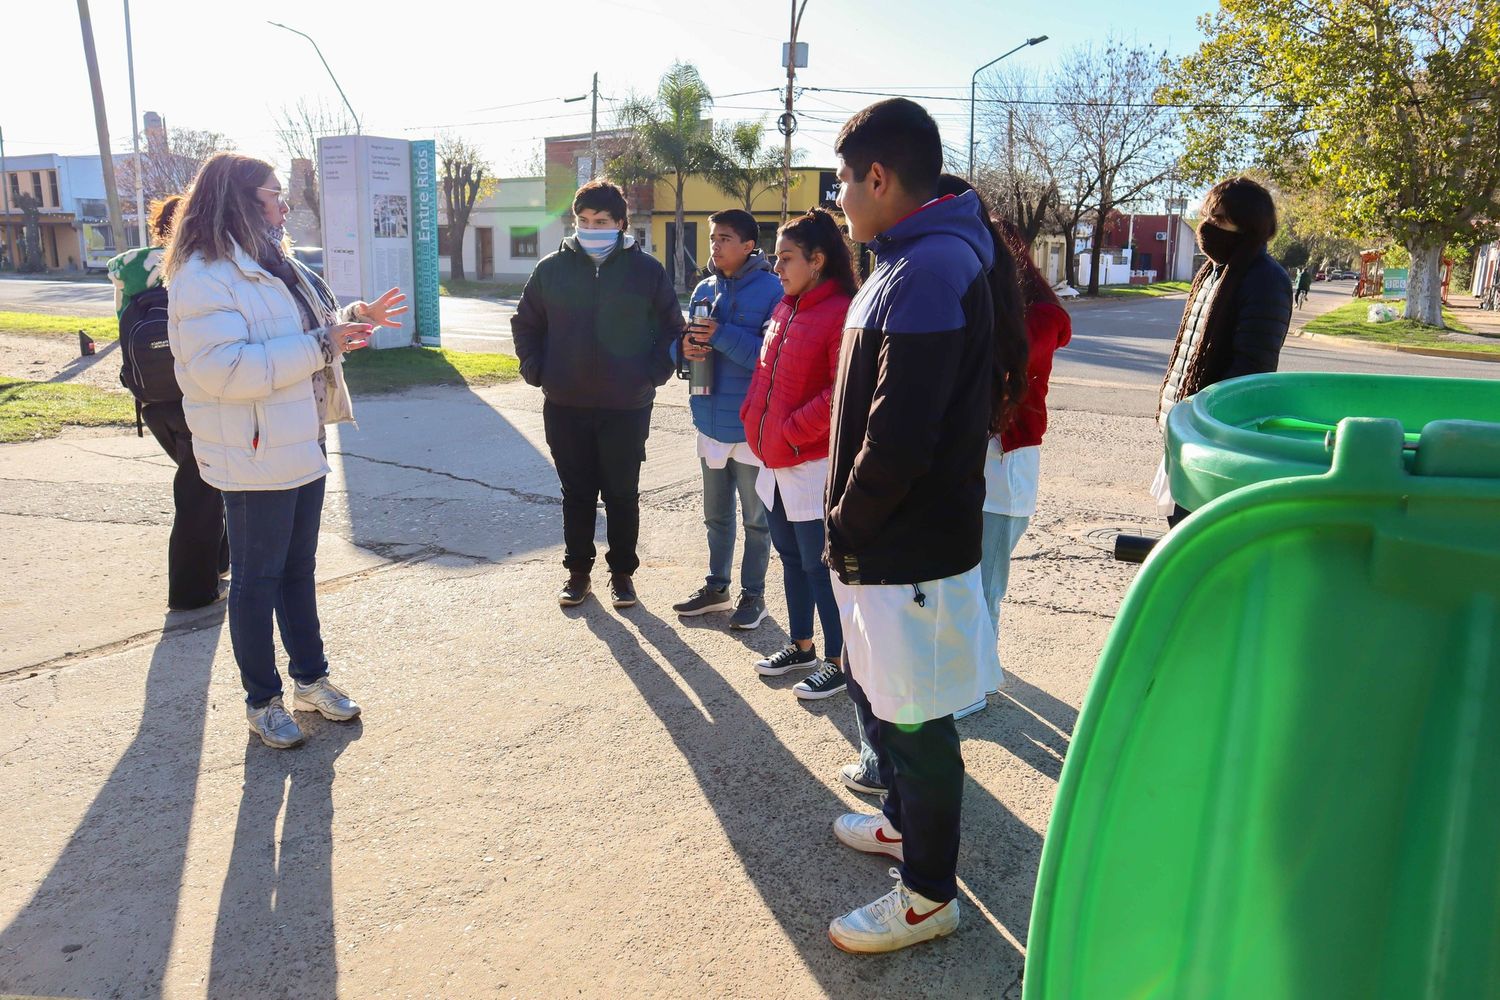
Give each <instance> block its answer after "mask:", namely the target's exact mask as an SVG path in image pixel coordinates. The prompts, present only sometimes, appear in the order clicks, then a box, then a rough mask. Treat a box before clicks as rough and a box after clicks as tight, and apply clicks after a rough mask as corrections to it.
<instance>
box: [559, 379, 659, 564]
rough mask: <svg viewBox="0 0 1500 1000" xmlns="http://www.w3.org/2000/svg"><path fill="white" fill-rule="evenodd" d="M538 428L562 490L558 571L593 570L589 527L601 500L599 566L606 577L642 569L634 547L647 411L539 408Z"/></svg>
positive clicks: (648, 420) (638, 525) (647, 431)
mask: <svg viewBox="0 0 1500 1000" xmlns="http://www.w3.org/2000/svg"><path fill="white" fill-rule="evenodd" d="M542 425H543V427H545V429H546V433H547V447H548V449H550V450H551V452H552V462H553V464H554V465H556V466H557V479H558V482H559V483H561V484H562V497H563V550H564V551H563V565H564V566H566V567H567V568H568V569H570V570H573V571H576V572H580V573H587V572H589V571H590V570H592V569H593V568H594V555H595V550H594V523H595V515H596V508H597V505H598V502H599V498H600V497H601V496H602V497H603V498H604V517H605V530H606V533H607V535H608V537H609V552H608V553H606V555H605V557H604V561H605V562H606V563H608V564H609V571H610V572H611V573H622V574H624V575H625V576H630V575H631V574H633V573H634V572H635V571H636V568H637V567H639V566H640V564H641V560H640V558H639V557H637V555H636V552H635V547H636V540H637V539H638V538H639V536H640V533H641V500H640V492H641V463H642V462H644V461H645V460H646V437H647V435H649V434H650V433H651V407H649V406H646V407H642V408H641V409H638V410H601V409H594V408H582V407H575V406H557V405H556V404H553V403H544V404H543V405H542Z"/></svg>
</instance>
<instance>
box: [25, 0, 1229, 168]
mask: <svg viewBox="0 0 1500 1000" xmlns="http://www.w3.org/2000/svg"><path fill="white" fill-rule="evenodd" d="M1209 6H1210V3H1209V2H1208V0H1161V2H1159V3H1155V4H1124V3H1105V2H1102V0H1071V2H1068V3H1054V4H1047V3H1029V4H1026V5H1024V6H1022V5H1020V4H1015V3H1002V2H998V0H993V2H984V0H921V2H913V0H863V2H861V0H808V4H807V12H806V15H805V17H804V19H803V23H802V31H801V35H800V39H801V40H802V41H806V42H808V43H809V47H810V58H809V63H810V64H809V66H808V67H807V68H806V69H805V70H799V72H798V78H797V79H798V84H799V85H807V86H814V87H835V88H852V89H862V90H878V91H897V92H909V93H918V94H924V95H931V99H930V100H928V101H927V102H926V103H927V105H928V107H929V108H931V109H932V111H933V112H934V114H935V115H937V116H938V122H939V124H940V125H941V126H942V128H943V132H944V138H945V139H946V140H948V141H949V142H952V143H953V144H955V145H961V144H962V143H963V136H964V134H965V132H966V131H967V128H968V106H967V104H966V103H964V101H962V100H939V99H937V98H938V96H939V95H946V96H948V97H955V98H957V97H966V96H967V94H968V82H969V74H970V73H972V72H973V70H974V68H975V67H977V66H979V65H981V64H983V63H985V62H987V61H989V60H990V59H993V58H994V57H995V56H997V55H999V54H1001V53H1002V52H1004V51H1005V50H1007V49H1009V48H1011V47H1013V46H1014V45H1016V44H1018V43H1020V42H1021V41H1023V40H1025V39H1026V38H1027V37H1030V36H1034V35H1042V34H1044V35H1048V36H1050V38H1049V40H1048V41H1047V42H1045V43H1043V44H1041V45H1038V46H1036V47H1034V48H1029V49H1026V50H1023V51H1022V52H1020V53H1017V54H1016V55H1015V56H1013V57H1011V60H1010V62H1011V63H1015V64H1027V65H1030V66H1033V67H1036V68H1038V69H1045V68H1046V67H1048V66H1049V65H1051V64H1052V63H1054V62H1055V61H1056V60H1057V59H1058V58H1059V57H1061V56H1062V55H1063V54H1064V53H1065V52H1066V51H1067V50H1068V49H1070V48H1072V47H1074V46H1078V45H1083V44H1088V43H1098V42H1102V41H1103V40H1105V38H1106V37H1107V36H1109V35H1110V34H1111V33H1113V34H1114V35H1115V36H1117V37H1120V38H1123V39H1125V40H1128V41H1134V42H1137V43H1140V44H1144V45H1150V46H1153V47H1158V48H1165V49H1167V51H1168V52H1169V53H1171V54H1173V55H1180V54H1183V53H1185V52H1188V51H1190V50H1191V49H1192V48H1194V47H1195V46H1196V44H1197V42H1198V39H1199V34H1198V30H1197V27H1196V19H1197V17H1198V16H1199V15H1200V14H1202V13H1204V12H1205V11H1206V10H1207V9H1208V8H1209ZM91 7H92V15H93V20H94V38H95V43H96V45H97V46H98V50H99V60H100V70H101V73H102V76H103V82H104V93H105V100H106V103H107V107H108V114H109V123H110V129H111V136H112V139H113V145H114V148H115V149H116V150H118V151H128V150H129V149H130V95H129V90H128V84H127V74H126V61H125V29H124V16H123V11H122V0H92V4H91ZM131 18H132V22H133V29H134V41H135V69H136V94H137V101H138V106H139V109H140V111H141V112H145V111H148V110H150V111H156V112H158V113H160V114H161V115H163V116H164V117H165V118H166V119H167V123H168V125H169V126H173V127H186V128H201V129H210V130H213V131H218V132H223V133H225V134H227V135H228V136H229V137H230V138H231V139H232V140H233V142H234V143H235V144H236V146H237V147H238V148H239V149H241V150H242V151H244V152H247V153H251V154H254V155H259V156H264V157H266V158H268V159H271V160H273V161H274V162H277V163H283V161H284V159H285V158H284V156H283V155H281V153H280V151H279V149H278V146H277V142H276V138H275V135H274V132H273V121H274V119H275V117H276V112H277V111H278V109H280V108H282V107H283V106H290V105H292V104H294V103H295V102H296V101H297V100H298V99H299V98H303V99H307V100H309V101H313V102H316V101H318V100H323V101H327V102H330V103H334V104H336V103H337V102H338V94H337V92H336V91H335V90H334V88H333V85H332V84H331V83H330V82H329V79H328V75H327V73H325V72H324V70H323V67H322V66H321V65H320V64H319V62H318V59H317V56H316V54H315V53H314V52H313V49H312V46H311V45H309V44H308V43H307V42H306V41H305V40H303V39H302V38H299V37H297V36H296V35H293V34H290V33H288V32H286V31H283V30H281V29H279V28H275V27H272V26H271V25H269V24H267V23H266V22H267V21H282V22H284V23H286V24H288V25H289V26H291V27H294V28H297V29H299V30H301V31H304V32H306V33H308V34H309V35H312V36H313V37H314V38H316V39H317V40H318V43H319V45H321V47H322V49H323V54H324V55H325V56H326V57H327V59H328V62H329V65H330V66H331V67H332V69H333V71H334V73H335V74H337V76H338V79H339V81H340V83H342V85H343V87H344V90H345V92H346V93H347V94H348V97H349V100H350V102H351V103H352V104H353V105H354V108H355V110H356V111H357V112H358V113H359V115H360V116H361V118H362V119H363V123H364V130H365V131H366V132H368V133H371V134H377V135H388V136H397V137H403V138H427V137H431V136H432V135H433V134H434V132H436V131H437V130H439V129H440V128H447V129H449V130H451V131H454V132H456V133H459V134H461V135H464V136H466V137H468V138H470V139H472V140H474V141H475V142H477V143H478V144H479V145H480V146H481V148H483V149H484V150H485V151H486V153H487V154H488V155H489V156H490V158H491V159H492V161H493V162H494V163H495V165H496V166H497V167H498V168H500V169H501V171H502V172H511V171H514V170H517V169H519V168H520V167H521V166H522V165H523V164H524V163H525V162H526V160H527V158H528V155H529V153H530V152H531V151H532V150H533V149H534V148H536V147H537V145H538V140H539V139H540V138H541V137H542V136H545V135H556V134H562V133H567V132H578V131H587V130H588V127H589V117H588V112H589V108H588V102H586V101H581V102H577V103H573V104H564V103H562V100H561V99H562V98H565V97H575V96H578V95H580V94H584V93H586V92H587V91H588V89H589V82H590V77H591V76H592V74H593V73H594V72H596V71H597V72H598V73H599V88H600V93H601V94H602V95H603V96H604V97H605V98H607V99H606V100H601V102H600V127H601V128H602V127H606V126H608V125H609V124H610V122H611V120H612V119H611V116H610V114H609V111H608V109H609V108H610V106H611V100H609V99H613V100H618V99H619V98H622V97H624V96H626V95H627V94H628V93H630V92H631V91H632V90H637V91H649V90H651V89H653V88H654V85H655V81H656V79H657V77H658V76H660V74H661V73H662V71H663V70H664V69H666V67H667V66H668V65H670V64H671V62H672V61H673V60H674V59H682V60H686V61H691V62H693V63H695V64H696V65H697V66H698V68H699V69H700V71H701V72H702V74H703V76H704V78H705V80H706V81H707V83H708V85H709V87H710V89H711V90H712V91H713V92H714V93H715V94H716V95H725V96H724V97H723V99H722V100H720V101H719V102H718V104H717V106H716V108H715V111H714V117H715V118H716V119H720V120H729V119H755V118H764V119H765V120H766V121H767V122H768V124H769V123H774V119H775V115H776V114H777V113H778V112H779V104H780V100H781V99H780V97H779V96H778V95H777V94H775V93H773V92H772V91H773V90H775V88H777V87H778V86H784V84H785V73H784V71H783V70H782V69H781V67H780V60H781V42H782V41H783V40H785V38H786V34H787V29H788V27H789V21H790V9H789V4H788V5H783V4H782V3H779V2H776V0H757V2H744V0H739V2H734V3H728V2H717V0H716V2H704V3H700V4H696V5H692V4H687V3H682V2H678V0H559V2H547V0H490V2H470V0H407V2H404V3H393V2H387V0H366V2H363V3H352V2H329V0H261V2H259V3H236V4H229V3H223V2H222V0H134V2H133V3H132V4H131ZM6 21H7V28H8V30H7V32H6V34H7V36H8V38H9V40H10V41H11V44H10V45H8V46H7V52H6V72H5V82H4V83H0V128H3V129H4V132H5V150H6V153H7V154H8V155H22V154H26V153H42V152H57V153H90V152H97V149H98V147H97V142H96V140H95V137H94V124H93V112H92V104H91V101H90V96H89V86H88V76H87V72H86V70H85V64H84V58H83V46H82V42H81V35H80V33H79V26H78V16H77V8H76V5H75V4H74V3H71V2H65V0H48V2H42V3H29V4H25V5H23V6H22V7H21V8H17V9H13V10H10V11H8V12H7V14H6ZM18 23H19V25H22V26H24V27H22V29H21V30H19V31H17V30H15V29H16V28H17V27H18ZM743 91H757V93H746V94H741V93H740V92H743ZM736 94H738V95H739V96H729V95H736ZM872 100H875V98H874V97H867V96H861V95H855V94H829V93H816V92H811V91H809V92H805V93H804V94H803V95H802V96H801V97H800V98H799V101H798V112H799V114H800V115H802V116H803V117H802V122H801V125H802V128H801V130H800V131H799V133H798V136H797V140H796V141H797V145H798V146H799V147H801V148H803V149H804V150H805V151H806V154H807V162H810V163H813V164H818V165H831V164H832V161H833V156H832V152H831V140H832V138H833V135H834V133H835V132H836V131H837V129H838V125H839V124H841V123H842V122H843V120H844V119H845V118H847V117H848V114H849V113H850V112H851V111H854V110H857V109H858V108H860V107H861V106H863V105H864V104H866V103H869V102H870V101H872Z"/></svg>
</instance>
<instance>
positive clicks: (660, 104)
mask: <svg viewBox="0 0 1500 1000" xmlns="http://www.w3.org/2000/svg"><path fill="white" fill-rule="evenodd" d="M713 100H714V99H713V95H712V94H710V93H709V91H708V85H707V84H705V83H704V82H703V77H701V76H699V75H698V69H697V67H695V66H693V65H692V64H691V63H674V64H673V65H672V68H671V69H669V70H667V71H666V72H665V73H664V74H662V78H661V80H660V82H658V83H657V85H656V94H655V96H654V97H640V96H631V97H630V98H629V99H628V100H626V101H625V103H624V104H623V105H622V106H621V108H620V112H619V119H620V124H621V125H622V126H624V127H625V128H627V129H629V130H630V131H631V132H632V133H633V135H632V137H631V143H630V146H629V148H628V149H627V150H626V152H625V153H624V154H622V155H621V156H620V157H619V158H618V159H617V160H616V161H615V162H614V163H611V164H610V173H611V175H612V176H615V177H617V178H621V179H622V178H623V177H625V176H626V175H631V176H633V177H635V178H637V179H641V178H645V177H652V178H655V177H667V178H671V181H672V190H673V194H674V195H675V197H676V202H677V203H676V214H675V220H676V233H677V239H676V241H675V242H676V247H675V255H676V264H677V266H676V278H677V290H678V291H679V292H682V291H685V290H686V288H687V242H686V240H685V239H683V233H684V223H683V207H682V199H683V189H684V188H685V187H686V186H687V179H688V178H689V177H691V176H693V175H694V174H703V173H706V172H707V171H708V170H709V169H710V168H711V167H712V166H713V164H714V159H715V158H714V151H713V123H712V122H711V121H710V120H709V119H708V118H707V117H706V113H707V112H708V110H709V109H710V108H712V107H713Z"/></svg>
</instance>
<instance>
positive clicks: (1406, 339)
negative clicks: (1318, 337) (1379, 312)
mask: <svg viewBox="0 0 1500 1000" xmlns="http://www.w3.org/2000/svg"><path fill="white" fill-rule="evenodd" d="M1385 301H1386V303H1387V304H1388V305H1390V306H1391V307H1392V308H1393V309H1395V310H1396V311H1397V312H1398V313H1399V312H1400V311H1401V308H1402V306H1403V305H1404V304H1405V303H1404V300H1401V299H1387V300H1385ZM1373 303H1374V300H1373V299H1356V300H1354V301H1353V302H1346V303H1344V304H1343V305H1341V306H1339V307H1338V308H1337V309H1333V310H1330V311H1329V312H1326V313H1324V314H1323V315H1321V316H1319V317H1318V318H1317V319H1314V320H1312V321H1311V322H1309V323H1308V324H1307V325H1306V326H1304V327H1303V328H1302V329H1303V331H1304V332H1306V333H1316V334H1322V335H1324V336H1328V337H1352V338H1354V339H1356V340H1364V341H1368V342H1370V343H1375V344H1405V345H1407V346H1410V347H1440V348H1442V349H1443V350H1446V351H1466V352H1468V353H1471V354H1500V344H1472V343H1469V342H1468V341H1457V340H1449V339H1448V338H1447V337H1446V336H1445V335H1444V334H1445V333H1446V332H1448V331H1452V332H1457V333H1468V332H1469V331H1468V328H1467V327H1465V326H1464V325H1463V324H1461V323H1459V322H1458V321H1457V320H1456V319H1454V317H1453V314H1452V313H1451V312H1449V311H1448V310H1447V309H1444V310H1443V322H1444V323H1447V324H1448V331H1443V330H1434V329H1433V328H1432V327H1430V326H1422V325H1420V324H1418V323H1413V322H1412V321H1411V320H1408V319H1394V320H1392V321H1391V322H1389V323H1371V322H1368V321H1367V320H1366V319H1365V316H1366V315H1367V314H1368V312H1369V310H1370V306H1371V305H1372V304H1373Z"/></svg>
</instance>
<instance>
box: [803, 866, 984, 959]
mask: <svg viewBox="0 0 1500 1000" xmlns="http://www.w3.org/2000/svg"><path fill="white" fill-rule="evenodd" d="M891 875H892V876H893V877H895V879H896V887H895V888H894V889H892V890H891V891H890V892H888V893H886V894H885V895H884V896H881V897H880V898H879V899H877V900H875V902H873V903H869V904H867V905H865V906H861V907H860V908H859V909H857V910H851V911H849V912H848V913H846V914H844V915H843V916H842V917H836V918H835V919H834V920H833V922H832V923H830V924H829V925H828V939H829V940H830V941H832V942H833V943H834V944H835V945H837V946H838V947H839V948H842V949H843V950H844V951H851V952H854V953H856V954H860V955H874V954H878V953H880V952H886V951H897V950H898V949H901V948H905V947H907V946H909V945H914V944H918V943H919V942H922V941H931V940H932V939H933V938H939V937H943V936H944V935H947V934H952V933H953V932H954V931H956V930H958V900H956V899H950V900H949V901H948V902H946V903H934V902H933V901H932V900H930V899H928V898H927V897H926V896H923V895H922V894H920V893H916V892H912V891H911V890H910V889H908V888H907V887H906V884H905V883H904V882H902V881H901V875H900V872H898V871H897V870H896V869H894V868H892V869H891Z"/></svg>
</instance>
